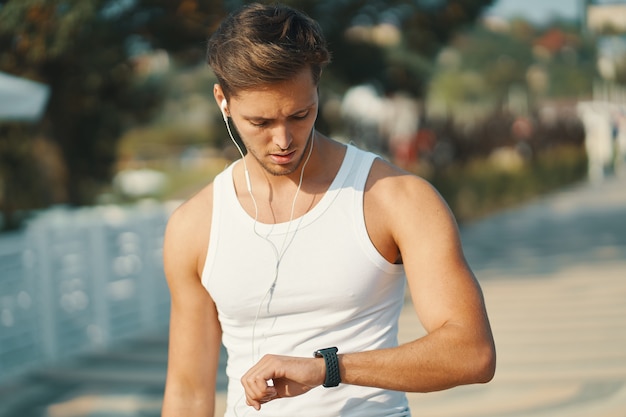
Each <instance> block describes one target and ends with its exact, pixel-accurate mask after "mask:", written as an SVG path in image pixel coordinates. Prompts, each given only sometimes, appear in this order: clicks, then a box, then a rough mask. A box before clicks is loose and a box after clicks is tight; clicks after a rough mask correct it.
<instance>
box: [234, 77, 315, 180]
mask: <svg viewBox="0 0 626 417" xmlns="http://www.w3.org/2000/svg"><path fill="white" fill-rule="evenodd" d="M318 104H319V98H318V92H317V86H316V85H315V84H314V83H313V77H312V75H311V71H310V69H308V68H305V69H304V70H303V71H301V72H300V73H299V74H298V75H297V76H296V77H294V78H293V79H292V80H290V81H286V82H281V83H277V84H271V85H267V86H264V87H260V88H258V89H254V90H246V91H241V92H239V93H238V94H237V95H236V96H233V97H231V99H230V103H229V104H228V109H229V112H230V116H231V118H232V121H233V123H234V124H235V126H236V128H237V131H238V132H239V135H240V137H241V140H242V141H243V143H244V144H245V146H246V148H247V149H248V152H249V153H250V154H251V156H253V157H254V158H255V159H256V160H257V161H258V163H259V164H260V165H261V166H262V167H263V168H264V169H265V170H266V171H267V172H268V173H270V174H272V175H289V174H291V173H292V172H294V171H295V170H296V169H297V168H298V167H299V166H300V164H301V163H302V161H303V159H304V158H305V155H306V153H307V152H308V147H307V144H308V143H309V139H310V137H311V134H312V132H313V127H314V124H315V120H316V118H317V110H318Z"/></svg>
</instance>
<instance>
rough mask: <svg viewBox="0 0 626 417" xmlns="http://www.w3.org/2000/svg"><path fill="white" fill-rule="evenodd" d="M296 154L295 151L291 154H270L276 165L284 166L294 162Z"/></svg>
mask: <svg viewBox="0 0 626 417" xmlns="http://www.w3.org/2000/svg"><path fill="white" fill-rule="evenodd" d="M295 154H296V151H295V150H294V151H290V152H281V153H273V154H270V158H271V159H272V161H273V162H274V163H276V164H279V165H284V164H288V163H290V162H291V161H293V158H294V156H295Z"/></svg>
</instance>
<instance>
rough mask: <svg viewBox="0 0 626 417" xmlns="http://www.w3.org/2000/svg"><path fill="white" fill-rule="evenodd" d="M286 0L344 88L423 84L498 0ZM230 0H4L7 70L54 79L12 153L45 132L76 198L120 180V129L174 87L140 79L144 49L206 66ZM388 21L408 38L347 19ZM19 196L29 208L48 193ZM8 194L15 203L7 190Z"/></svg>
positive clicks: (0, 4)
mask: <svg viewBox="0 0 626 417" xmlns="http://www.w3.org/2000/svg"><path fill="white" fill-rule="evenodd" d="M285 2H286V3H288V4H291V5H293V6H295V7H298V8H301V9H303V10H305V11H307V12H308V13H309V14H310V15H311V16H313V17H314V18H316V19H317V20H319V21H320V23H321V25H322V27H323V29H324V31H325V33H326V36H327V38H328V40H329V44H330V48H331V50H332V51H333V53H334V62H333V64H332V65H331V67H329V69H328V71H327V74H326V76H325V79H326V80H327V81H325V83H326V84H325V85H333V86H334V87H336V89H337V90H339V91H337V93H341V91H340V90H341V89H342V88H344V89H345V88H347V87H349V86H352V85H354V84H358V83H361V82H366V81H372V80H374V81H377V82H378V83H379V84H380V85H381V86H382V87H383V88H384V89H385V90H405V91H409V92H412V93H413V94H415V95H420V94H422V93H423V91H424V85H425V83H426V81H427V80H428V78H429V77H430V74H431V71H432V66H431V65H430V62H431V60H432V58H433V57H434V55H435V54H436V53H437V51H438V50H439V49H440V48H441V47H442V46H443V45H445V43H446V42H447V41H448V40H449V39H450V38H451V37H452V36H453V34H454V33H456V31H457V30H459V28H462V27H465V26H467V25H469V24H471V23H473V21H474V19H475V18H476V17H477V16H478V15H479V13H480V11H481V10H482V9H483V8H484V7H486V6H488V5H490V4H491V3H492V2H493V0H472V1H467V0H463V1H461V0H445V1H443V0H442V1H431V2H425V3H420V2H412V1H406V0H391V1H386V2H382V1H377V2H372V1H367V0H344V1H313V0H293V1H290V0H286V1H285ZM224 3H228V4H230V5H234V4H235V3H238V4H241V3H244V2H243V1H239V2H236V1H230V2H223V1H221V0H80V1H77V0H0V71H5V72H7V73H11V74H15V75H19V76H22V77H26V78H29V79H32V80H35V81H40V82H42V83H45V84H47V85H48V86H50V88H51V96H50V100H49V102H48V107H47V111H46V114H45V116H44V119H43V120H42V121H41V122H40V123H39V124H37V125H35V126H31V127H30V128H29V129H24V130H17V131H14V132H13V133H12V135H13V136H14V137H15V135H22V137H21V139H12V140H11V141H9V140H8V139H7V138H6V137H4V136H2V137H0V141H3V144H4V146H3V147H2V149H3V150H2V152H5V150H7V149H9V148H11V147H12V146H14V144H16V143H22V142H23V143H27V142H28V141H31V140H32V137H33V136H36V135H41V136H42V137H46V138H49V139H50V140H52V141H53V143H54V148H55V149H57V150H59V153H60V155H59V158H58V160H59V161H60V164H57V165H60V166H61V167H62V169H61V168H59V169H61V170H62V171H63V172H64V174H63V175H60V174H59V175H57V177H58V178H60V180H59V181H61V185H60V187H61V188H63V189H64V190H65V191H64V192H63V193H60V195H61V194H62V195H64V196H65V197H64V198H65V200H66V202H68V203H70V204H76V205H79V204H89V203H91V202H93V201H94V199H95V198H96V196H97V195H98V194H99V193H100V192H101V190H102V189H103V188H105V187H107V185H108V184H109V182H110V179H111V176H112V174H113V167H114V164H115V162H116V158H117V148H118V142H119V139H120V137H121V136H122V135H123V133H124V132H125V131H127V130H129V129H131V128H133V127H135V126H137V125H141V124H143V123H146V122H147V121H149V120H151V119H152V118H153V117H154V116H155V114H156V112H157V110H158V109H159V106H160V105H161V104H162V102H163V100H164V98H165V97H166V93H167V92H168V91H167V90H166V86H164V85H163V83H161V82H160V81H161V79H159V77H158V76H156V77H152V78H149V79H145V78H144V79H142V78H139V79H138V78H137V73H138V70H139V67H138V65H137V64H138V61H137V60H135V59H134V57H135V56H136V55H137V54H141V53H142V52H145V51H155V50H157V49H164V50H166V51H167V52H168V54H169V56H170V57H172V58H173V60H175V61H176V62H178V63H183V64H191V65H197V63H198V62H200V61H202V60H203V56H204V50H205V45H206V39H207V38H208V36H210V34H211V33H213V31H214V30H215V28H216V25H218V24H219V22H221V20H222V19H223V17H224V16H225V14H226V12H227V10H226V9H225V6H224ZM385 22H390V23H392V24H393V25H395V26H397V27H398V28H399V32H400V33H401V34H402V39H401V42H399V43H397V44H394V45H393V46H381V45H378V44H376V43H373V42H368V41H362V40H360V41H355V40H351V39H349V38H348V37H347V36H346V29H347V28H350V27H353V26H355V25H364V26H369V27H374V26H376V25H378V24H380V23H385ZM321 124H322V125H323V121H321ZM32 148H33V149H34V146H32ZM6 152H13V154H11V155H13V156H12V157H14V156H15V155H22V157H21V158H22V159H21V162H20V164H22V166H28V165H29V164H30V160H29V159H28V157H26V156H25V155H27V154H28V152H26V153H24V152H22V153H20V152H17V153H15V152H14V151H13V150H10V151H9V150H7V151H6ZM7 155H8V154H7ZM0 160H2V157H1V155H0ZM11 169H12V170H13V171H11V172H9V170H11ZM18 171H19V172H18ZM2 172H3V173H2V175H3V177H2V180H3V181H5V182H6V179H7V178H14V177H15V176H16V175H19V176H20V177H22V176H25V177H28V178H27V179H28V181H31V182H33V183H35V182H36V181H34V176H35V175H36V174H35V171H34V170H30V171H29V170H18V168H16V165H15V164H13V165H10V164H9V165H6V166H4V167H2ZM27 189H28V187H22V190H23V192H27ZM0 192H1V191H0ZM12 199H13V202H14V203H15V204H14V205H16V206H19V207H21V208H31V207H36V206H38V205H39V204H41V203H40V202H35V201H34V200H33V201H31V202H30V203H29V202H28V199H22V198H21V197H20V198H17V197H16V196H13V197H12ZM0 201H2V204H3V206H2V208H5V207H7V206H6V204H7V203H6V201H7V198H6V197H5V198H2V199H1V200H0ZM12 204H13V203H12ZM44 204H45V202H44Z"/></svg>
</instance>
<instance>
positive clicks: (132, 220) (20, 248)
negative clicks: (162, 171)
mask: <svg viewBox="0 0 626 417" xmlns="http://www.w3.org/2000/svg"><path fill="white" fill-rule="evenodd" d="M175 205H176V203H172V204H169V205H157V204H148V203H146V204H139V205H136V206H132V207H118V206H109V207H91V208H83V209H76V210H69V209H53V210H48V211H46V212H43V213H41V214H40V215H38V216H37V217H35V218H34V219H33V220H32V221H30V222H29V224H28V226H27V228H26V229H25V230H24V231H23V232H20V233H17V234H5V235H0V383H1V382H2V381H4V380H6V379H8V378H10V377H12V376H15V375H18V374H20V373H23V372H26V371H28V370H29V369H33V368H36V367H38V366H43V365H45V364H48V363H53V362H55V361H59V360H63V359H65V358H68V357H71V356H73V355H76V354H79V353H83V352H87V351H91V350H97V349H102V348H106V347H107V346H109V345H110V344H112V343H115V342H119V341H122V340H123V339H125V338H132V337H133V336H136V335H140V334H142V333H146V332H151V331H156V330H160V329H162V330H164V329H166V327H167V322H168V317H169V293H168V290H167V285H166V282H165V278H164V275H163V267H162V243H163V232H164V230H165V224H166V222H167V218H168V216H169V214H170V213H171V210H172V208H173V207H175Z"/></svg>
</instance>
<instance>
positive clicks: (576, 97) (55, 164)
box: [0, 0, 626, 416]
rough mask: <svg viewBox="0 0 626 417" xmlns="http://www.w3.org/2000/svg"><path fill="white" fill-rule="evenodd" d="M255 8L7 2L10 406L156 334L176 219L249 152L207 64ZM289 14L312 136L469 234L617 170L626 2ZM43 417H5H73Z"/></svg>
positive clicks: (482, 0) (476, 0) (355, 5)
mask: <svg viewBox="0 0 626 417" xmlns="http://www.w3.org/2000/svg"><path fill="white" fill-rule="evenodd" d="M243 3H246V2H244V1H236V0H223V1H220V0H81V1H73V0H0V230H1V232H0V393H2V392H3V391H2V390H3V389H4V390H5V392H12V391H11V386H12V384H14V381H16V380H17V379H18V378H20V377H23V376H24V375H28V372H32V371H37V370H41V369H44V368H45V369H50V368H49V367H50V366H54V364H56V363H60V362H62V361H68V360H73V359H74V358H77V357H79V355H81V354H84V353H86V352H103V351H106V349H107V348H108V347H110V346H113V345H115V344H119V343H121V342H124V341H129V340H132V339H133V338H134V337H136V336H137V335H138V334H141V335H153V337H154V338H156V339H159V338H162V337H164V336H163V335H164V334H165V333H166V328H167V318H168V313H169V312H168V305H169V303H168V294H167V287H166V285H165V281H164V278H163V272H162V267H161V245H162V236H163V230H164V226H165V223H166V221H167V217H168V215H169V213H171V211H172V209H173V208H175V207H176V206H177V205H178V204H179V203H180V202H181V201H182V200H184V199H186V198H188V197H189V196H191V195H192V194H193V193H194V192H196V191H198V190H199V189H200V188H201V187H203V186H204V185H206V184H207V183H208V182H210V181H211V180H212V178H213V176H214V175H215V174H216V173H217V172H219V171H221V170H222V169H223V168H224V167H225V166H226V165H227V164H228V163H229V162H230V161H232V160H234V159H235V158H237V155H238V154H237V153H236V150H235V149H234V148H233V147H232V145H231V144H230V142H229V139H228V136H227V134H226V131H225V129H224V126H223V121H222V118H221V114H220V113H219V109H218V108H217V106H216V105H215V103H214V99H213V96H212V86H213V84H214V82H215V78H214V77H213V75H212V73H211V71H210V69H208V67H207V65H206V63H205V60H204V55H205V45H206V40H207V38H208V37H209V36H210V35H211V33H212V32H213V31H214V30H215V28H216V26H217V25H218V24H219V22H220V21H221V20H222V19H223V18H224V17H225V16H226V15H227V14H228V13H229V12H230V11H232V10H233V9H234V8H236V7H238V6H240V5H241V4H243ZM284 3H286V4H290V5H292V6H295V7H297V8H300V9H302V10H304V11H306V12H307V13H308V14H309V15H311V16H312V17H313V18H315V19H317V20H318V21H319V22H320V24H321V26H322V28H323V30H324V32H325V34H326V36H327V38H328V41H329V45H330V49H331V50H332V52H333V62H332V63H331V65H330V66H329V67H328V68H327V70H326V71H325V73H324V76H323V78H322V83H321V86H320V98H321V100H320V114H319V119H318V123H317V129H318V130H319V131H321V132H323V133H324V134H327V135H329V136H331V137H334V138H336V139H339V140H341V141H344V142H348V141H352V142H354V143H356V144H358V145H359V146H361V147H363V148H366V149H369V150H372V151H374V152H377V153H379V154H381V155H383V156H384V157H385V158H388V159H389V160H391V161H393V162H394V163H396V164H398V165H399V166H401V167H403V168H405V169H406V170H408V171H411V172H414V173H416V174H418V175H421V176H423V177H425V178H426V179H428V180H429V181H430V182H432V183H433V184H434V185H435V186H436V187H437V189H438V190H439V191H440V192H441V194H442V195H443V197H444V198H445V199H446V201H447V202H448V204H449V205H450V207H451V209H452V211H453V212H454V213H455V215H456V217H457V219H458V221H459V223H460V225H461V228H462V229H463V228H465V227H469V226H470V225H472V224H473V223H475V222H478V221H480V220H482V219H486V218H490V217H492V216H495V215H497V214H498V213H501V212H504V211H506V210H510V209H512V208H515V207H519V206H521V205H523V204H526V203H528V202H530V201H534V200H536V199H537V198H540V197H541V196H545V195H548V194H550V193H553V192H556V191H558V190H563V189H569V187H572V186H576V185H578V184H582V183H585V184H586V183H590V184H601V183H603V182H604V181H607V180H608V179H610V178H612V177H616V176H619V175H620V173H621V172H622V170H623V166H624V163H625V162H626V1H591V0H552V1H545V0H544V1H541V0H538V1H537V0H533V1H530V0H527V1H523V2H522V1H514V0H413V1H409V0H387V1H365V0H342V1H334V0H327V1H310V0H293V1H284ZM485 256H487V255H485ZM159 340H160V339H159ZM141 349H147V351H145V352H144V354H145V355H146V357H150V354H151V351H150V348H149V347H146V346H142V347H141ZM159 349H160V348H159ZM131 351H133V349H131V348H129V349H128V351H127V352H126V354H130V352H131ZM135 352H136V349H135ZM159 352H160V353H159ZM161 353H162V352H161V351H158V352H156V353H155V352H152V354H153V355H156V356H158V355H160V354H161ZM158 357H159V358H161V356H158ZM161 362H162V361H161ZM116 366H121V367H123V366H124V365H123V364H122V365H120V364H119V363H118V364H117V365H116ZM46 367H48V368H46ZM102 367H103V370H102V372H104V369H105V368H107V367H106V366H105V365H102ZM107 369H108V368H107ZM143 375H144V376H143V377H144V378H146V379H147V380H149V379H150V378H152V379H153V380H155V381H156V382H154V383H153V385H154V386H152V388H151V389H153V394H154V397H153V398H152V397H151V398H152V400H150V401H152V402H149V405H150V404H152V406H154V407H158V399H159V395H160V390H161V389H162V378H161V377H162V368H159V370H158V372H157V374H156V375H157V376H154V375H152V374H149V373H148V374H147V376H146V375H145V374H143ZM105 376H106V375H105ZM103 378H104V379H105V380H106V377H103ZM137 378H141V377H139V376H138V377H137ZM3 384H4V385H3ZM3 386H4V388H2V387H3ZM40 394H41V393H40ZM32 395H33V398H35V397H36V398H40V399H41V395H43V394H41V395H39V396H37V395H38V394H37V393H33V394H32ZM50 395H51V396H52V397H54V395H52V394H50ZM38 401H39V400H38ZM41 401H43V400H41ZM154 404H157V405H154ZM7 407H8V406H7ZM131 408H132V407H131ZM7 409H8V408H7ZM39 410H40V411H38V413H39V414H37V413H35V412H33V413H34V414H28V413H27V412H26V411H23V412H22V413H21V414H14V415H16V416H17V415H20V416H27V415H33V416H34V415H37V416H39V415H46V416H48V415H50V416H51V415H69V414H64V412H61V413H60V414H54V410H53V409H51V408H45V407H44V406H43V405H42V406H40V407H39ZM41 410H44V411H41ZM45 410H47V411H45ZM51 410H53V411H51ZM1 411H2V410H1V408H0V415H2V413H1ZM71 415H76V416H78V415H91V414H78V413H77V414H71ZM94 415H95V414H94ZM98 415H100V414H98ZM102 415H105V414H102ZM106 415H152V414H115V413H113V414H106Z"/></svg>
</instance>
